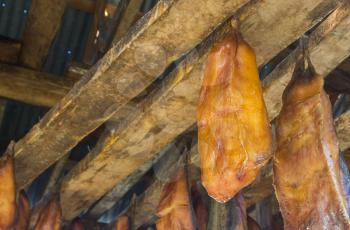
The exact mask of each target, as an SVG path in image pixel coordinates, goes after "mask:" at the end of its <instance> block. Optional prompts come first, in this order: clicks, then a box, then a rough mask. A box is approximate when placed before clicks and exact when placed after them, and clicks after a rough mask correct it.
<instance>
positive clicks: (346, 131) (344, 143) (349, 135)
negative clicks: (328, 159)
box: [335, 111, 350, 151]
mask: <svg viewBox="0 0 350 230" xmlns="http://www.w3.org/2000/svg"><path fill="white" fill-rule="evenodd" d="M335 124H336V127H337V136H338V141H339V146H340V149H341V151H345V150H347V149H349V148H350V111H347V112H345V113H344V114H343V115H341V116H340V117H339V118H338V119H337V120H336V121H335Z"/></svg>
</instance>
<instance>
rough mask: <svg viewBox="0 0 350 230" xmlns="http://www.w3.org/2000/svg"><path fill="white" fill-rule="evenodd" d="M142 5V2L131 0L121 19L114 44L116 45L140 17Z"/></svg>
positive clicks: (140, 0)
mask: <svg viewBox="0 0 350 230" xmlns="http://www.w3.org/2000/svg"><path fill="white" fill-rule="evenodd" d="M142 3H143V1H142V0H130V2H129V4H128V6H127V8H126V10H125V12H124V16H123V17H122V19H121V22H120V25H119V26H118V29H117V32H116V33H115V36H114V38H113V44H116V43H117V42H118V41H119V40H120V39H121V38H122V37H123V36H124V35H125V34H126V32H127V31H128V30H129V29H130V27H131V26H132V25H133V24H134V23H135V21H136V20H137V19H138V18H139V17H140V15H141V13H140V9H141V5H142Z"/></svg>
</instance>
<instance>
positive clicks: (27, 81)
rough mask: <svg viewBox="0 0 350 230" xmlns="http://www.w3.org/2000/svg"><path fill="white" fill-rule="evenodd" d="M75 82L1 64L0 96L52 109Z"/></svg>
mask: <svg viewBox="0 0 350 230" xmlns="http://www.w3.org/2000/svg"><path fill="white" fill-rule="evenodd" d="M74 82H75V81H74V80H71V79H64V78H58V77H57V76H53V75H51V74H45V73H42V72H38V71H34V70H30V69H27V68H22V67H16V66H11V65H7V64H0V96H1V97H5V98H9V99H13V100H17V101H21V102H25V103H28V104H33V105H39V106H46V107H52V106H53V105H55V104H56V103H57V102H58V101H59V100H60V99H62V98H63V97H64V96H65V95H66V94H67V93H68V92H69V90H70V89H71V88H72V87H73V85H74Z"/></svg>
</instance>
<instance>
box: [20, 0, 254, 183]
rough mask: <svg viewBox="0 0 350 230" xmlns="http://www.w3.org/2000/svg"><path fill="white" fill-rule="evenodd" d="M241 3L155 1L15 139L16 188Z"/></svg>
mask: <svg viewBox="0 0 350 230" xmlns="http://www.w3.org/2000/svg"><path fill="white" fill-rule="evenodd" d="M247 1H248V0H232V1H226V0H219V1H216V3H215V4H214V5H212V1H211V0H197V1H195V2H194V1H190V0H177V1H173V0H162V1H159V2H158V4H157V5H156V6H155V7H154V8H153V9H152V10H151V11H150V12H149V13H148V14H146V15H145V16H144V17H143V18H142V19H141V20H140V21H139V22H138V23H137V26H135V27H133V30H132V31H129V32H128V34H127V35H126V36H125V37H124V38H123V39H122V40H121V41H120V42H119V43H118V44H117V45H116V46H114V47H113V48H112V49H111V50H110V51H109V52H108V53H107V54H106V55H105V57H104V58H102V59H101V60H100V61H99V63H98V64H97V65H96V66H94V67H93V68H92V69H91V70H90V71H89V72H88V73H87V74H86V75H85V76H84V77H83V79H82V80H80V81H79V82H78V83H77V84H76V85H75V86H74V87H73V89H72V90H71V91H70V92H69V93H68V94H67V95H66V96H65V97H64V98H63V99H62V100H61V101H60V103H59V104H57V105H56V106H55V107H54V108H52V109H51V111H50V112H48V113H47V114H46V115H45V116H44V117H43V119H42V120H41V121H40V122H39V123H38V124H37V125H35V126H34V127H33V128H32V129H31V130H30V131H29V133H28V134H27V135H26V136H25V137H24V138H23V139H21V140H20V141H19V142H17V143H16V145H15V158H16V163H15V168H16V172H17V174H16V176H17V187H18V188H23V187H25V186H27V185H29V184H30V182H32V181H33V179H34V178H36V177H37V176H38V175H39V174H40V173H41V172H43V171H44V170H45V169H46V168H48V167H49V166H50V165H52V164H53V163H55V162H56V161H57V160H59V159H60V158H61V157H63V156H64V155H65V154H67V153H68V151H69V150H71V149H72V148H73V147H74V146H75V145H76V144H77V143H78V142H79V141H80V140H82V139H83V138H84V137H85V136H86V135H88V134H89V133H91V132H92V131H93V130H95V129H96V128H98V127H99V126H100V125H101V124H102V123H103V122H105V121H107V120H108V119H109V118H111V117H112V115H113V114H114V113H115V112H116V111H117V110H118V109H120V108H121V107H122V106H123V105H125V104H126V103H127V102H128V101H130V100H131V99H132V98H134V97H135V96H137V95H138V94H140V93H141V92H142V91H143V90H144V89H145V88H146V87H148V86H149V85H150V84H151V83H152V82H153V81H154V80H155V79H156V78H157V77H158V76H159V75H160V74H161V73H162V72H163V71H164V70H165V68H166V67H167V66H168V65H169V64H170V63H172V62H173V61H174V60H176V59H178V58H179V57H181V56H182V55H184V54H185V53H186V52H187V51H188V50H189V49H191V48H192V47H194V46H195V45H196V44H197V43H199V42H200V41H201V40H202V39H203V38H204V37H205V36H206V35H207V34H208V33H209V32H210V31H211V30H212V29H213V28H215V26H217V24H219V23H220V22H222V21H223V20H224V19H225V18H226V17H228V16H229V15H231V14H232V12H234V11H235V10H237V9H238V8H240V7H241V6H242V5H243V4H245V3H246V2H247ZM209 6H210V7H211V9H212V10H211V14H207V13H206V12H207V9H208V7H209ZM198 22H200V23H198ZM184 24H186V26H183V25H184ZM174 28H176V30H174ZM155 31H162V33H155ZM168 38H171V39H168ZM175 48H176V49H175ZM150 51H152V52H150ZM160 53H161V54H164V55H165V56H166V57H167V58H164V56H163V55H159V54H160ZM155 63H156V65H155ZM57 130H59V131H60V132H59V135H57ZM28 162H31V163H30V164H31V167H27V166H28Z"/></svg>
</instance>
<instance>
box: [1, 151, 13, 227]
mask: <svg viewBox="0 0 350 230" xmlns="http://www.w3.org/2000/svg"><path fill="white" fill-rule="evenodd" d="M15 218H16V185H15V174H14V168H13V157H12V156H11V155H10V154H5V155H4V156H3V157H2V158H1V159H0V229H10V228H11V227H12V226H13V224H14V221H15Z"/></svg>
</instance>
